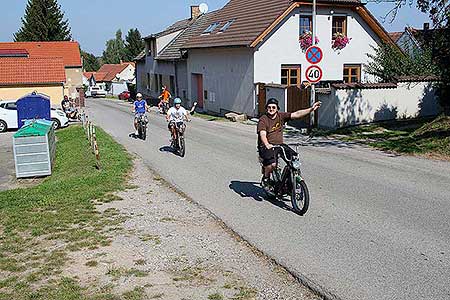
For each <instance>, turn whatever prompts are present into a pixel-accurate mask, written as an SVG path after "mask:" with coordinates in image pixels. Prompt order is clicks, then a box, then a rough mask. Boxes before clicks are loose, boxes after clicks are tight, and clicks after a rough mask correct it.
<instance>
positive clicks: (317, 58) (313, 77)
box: [305, 46, 323, 83]
mask: <svg viewBox="0 0 450 300" xmlns="http://www.w3.org/2000/svg"><path fill="white" fill-rule="evenodd" d="M322 59H323V52H322V49H320V48H319V47H317V46H311V47H309V48H308V50H306V60H307V61H308V62H309V63H310V64H311V66H309V67H308V68H307V69H306V73H305V77H306V80H308V81H309V82H310V83H317V82H319V81H320V80H321V79H322V76H323V72H322V69H321V68H320V67H319V66H318V65H317V64H318V63H320V62H321V61H322Z"/></svg>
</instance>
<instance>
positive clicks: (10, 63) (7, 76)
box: [0, 57, 66, 85]
mask: <svg viewBox="0 0 450 300" xmlns="http://www.w3.org/2000/svg"><path fill="white" fill-rule="evenodd" d="M65 81H66V72H65V70H64V62H63V59H62V58H58V57H53V58H42V57H41V58H17V57H8V58H0V85H15V84H39V83H61V82H65Z"/></svg>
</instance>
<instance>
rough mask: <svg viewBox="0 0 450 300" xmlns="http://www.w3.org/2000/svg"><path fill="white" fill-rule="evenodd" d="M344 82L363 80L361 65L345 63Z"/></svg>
mask: <svg viewBox="0 0 450 300" xmlns="http://www.w3.org/2000/svg"><path fill="white" fill-rule="evenodd" d="M344 82H345V83H356V82H361V65H344Z"/></svg>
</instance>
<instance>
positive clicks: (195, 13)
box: [191, 5, 201, 19]
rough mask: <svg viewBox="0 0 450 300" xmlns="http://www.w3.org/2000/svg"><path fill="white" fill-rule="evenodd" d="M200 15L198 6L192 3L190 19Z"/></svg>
mask: <svg viewBox="0 0 450 300" xmlns="http://www.w3.org/2000/svg"><path fill="white" fill-rule="evenodd" d="M200 15H201V12H200V6H198V5H192V6H191V19H197V18H198V17H200Z"/></svg>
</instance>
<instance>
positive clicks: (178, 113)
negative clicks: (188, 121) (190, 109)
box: [168, 107, 187, 122]
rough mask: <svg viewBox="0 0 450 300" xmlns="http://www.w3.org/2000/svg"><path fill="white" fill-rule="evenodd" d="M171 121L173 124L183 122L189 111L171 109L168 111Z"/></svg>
mask: <svg viewBox="0 0 450 300" xmlns="http://www.w3.org/2000/svg"><path fill="white" fill-rule="evenodd" d="M168 114H169V121H172V122H183V121H184V119H185V118H184V116H187V111H186V110H185V109H184V107H180V108H179V109H178V110H177V109H176V108H175V107H171V108H170V109H169V111H168Z"/></svg>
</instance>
